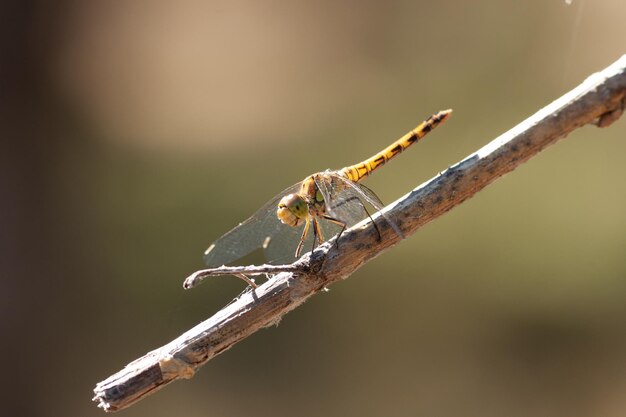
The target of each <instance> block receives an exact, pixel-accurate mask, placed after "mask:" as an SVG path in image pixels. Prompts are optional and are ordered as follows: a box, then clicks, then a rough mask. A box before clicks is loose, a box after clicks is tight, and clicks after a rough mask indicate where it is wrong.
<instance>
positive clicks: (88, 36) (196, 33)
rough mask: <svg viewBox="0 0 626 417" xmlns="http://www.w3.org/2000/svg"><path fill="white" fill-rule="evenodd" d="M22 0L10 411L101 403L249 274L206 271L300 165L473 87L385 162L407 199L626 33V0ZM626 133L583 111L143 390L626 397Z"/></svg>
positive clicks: (306, 405) (353, 406)
mask: <svg viewBox="0 0 626 417" xmlns="http://www.w3.org/2000/svg"><path fill="white" fill-rule="evenodd" d="M0 7H1V9H2V11H1V12H0V16H2V17H1V20H2V24H0V34H1V35H0V45H1V48H2V49H1V50H2V56H1V62H0V64H1V67H0V85H1V86H2V87H1V91H2V98H3V100H2V101H3V104H2V122H1V125H2V127H1V129H2V131H3V132H4V133H2V143H3V145H2V152H1V154H0V170H1V175H0V184H2V186H1V187H2V188H1V192H2V195H1V202H2V204H1V209H0V213H2V217H1V224H0V227H1V228H2V233H1V235H2V240H1V242H2V248H1V253H0V256H1V268H2V271H1V274H2V282H1V284H2V288H1V290H0V297H1V299H2V301H1V303H0V308H1V311H0V325H1V332H2V344H1V345H2V347H1V348H0V349H2V357H3V372H2V380H1V381H2V387H1V388H2V389H1V392H2V397H3V400H2V409H3V411H2V413H3V414H4V415H7V416H9V415H10V416H98V415H103V414H104V413H103V412H102V411H101V410H99V409H97V408H96V405H95V403H92V402H91V397H92V389H93V387H94V386H95V384H96V383H97V382H98V381H100V380H102V379H104V378H106V377H107V376H109V375H110V374H112V373H114V372H116V371H118V370H119V369H121V368H122V367H123V366H124V365H126V364H127V363H128V362H130V361H131V360H133V359H135V358H137V357H139V356H141V355H143V354H144V353H146V352H147V351H149V350H152V349H154V348H156V347H158V346H161V345H162V344H164V343H166V342H168V341H170V340H171V339H172V338H174V337H176V336H178V335H179V334H180V333H182V332H183V331H185V330H186V329H188V328H190V327H191V326H193V325H195V324H196V323H198V322H200V321H201V320H204V319H206V318H208V317H209V316H211V315H212V314H213V313H214V312H216V311H217V310H218V309H219V308H221V307H222V306H224V305H225V304H227V303H228V302H229V301H230V300H231V299H232V298H233V297H235V296H236V295H237V294H238V293H239V292H240V291H241V290H242V289H243V285H242V283H241V282H240V281H239V280H237V279H234V278H229V277H225V278H220V279H216V280H215V281H212V282H209V283H205V284H203V285H202V286H200V287H198V288H197V289H194V290H192V291H183V289H182V286H181V284H182V280H183V278H184V277H185V276H187V275H188V274H189V273H191V272H193V271H194V270H196V269H199V268H201V267H202V252H203V250H204V249H205V248H206V247H207V245H208V244H209V243H210V242H211V241H212V240H213V239H215V238H217V237H219V236H220V235H221V234H222V233H223V232H225V231H227V230H228V229H229V228H230V227H232V226H234V225H235V224H237V223H238V222H239V221H241V220H243V219H244V218H246V217H247V216H248V215H250V214H251V213H252V212H253V211H254V210H255V209H256V208H258V207H260V206H261V204H263V203H264V202H265V201H266V200H267V199H269V198H270V197H272V196H273V195H274V194H276V193H277V192H279V191H280V190H281V189H283V188H284V187H286V186H288V185H290V184H292V183H294V182H296V181H298V180H301V179H302V178H303V177H304V176H306V175H307V174H310V173H312V172H315V171H319V170H322V169H325V168H339V167H342V166H345V165H347V164H350V163H354V162H357V161H359V160H361V159H363V158H364V157H367V156H369V155H370V154H372V153H373V152H375V151H378V150H379V149H381V148H382V147H384V146H386V145H387V144H388V143H390V142H391V141H392V140H395V139H396V138H397V137H399V136H400V135H401V134H403V133H404V132H405V131H407V130H408V129H410V128H412V127H414V126H415V125H416V124H417V123H418V122H419V121H421V120H422V119H423V118H424V117H425V116H428V115H430V114H431V113H433V112H435V111H437V110H440V109H444V108H450V107H451V108H453V109H454V111H455V112H454V115H453V117H452V118H451V119H450V120H449V122H448V123H446V124H445V125H444V126H442V127H440V128H439V129H437V130H436V131H435V132H433V134H432V136H429V137H428V139H427V140H425V141H424V142H423V143H421V144H419V145H418V146H417V147H415V148H413V149H411V150H410V152H408V153H407V154H406V155H403V156H401V157H400V158H399V159H397V160H396V161H394V162H393V164H390V165H388V166H386V167H385V168H384V170H382V171H381V172H379V173H376V174H375V175H374V176H373V177H372V178H371V179H368V181H367V185H368V186H369V187H370V188H372V189H374V190H376V191H377V193H378V194H379V195H380V197H381V198H382V199H383V201H386V202H390V201H393V200H394V199H396V198H398V197H399V196H401V195H403V194H404V193H406V192H407V191H408V190H410V189H412V188H414V187H415V186H417V185H418V184H420V183H421V182H423V181H425V180H427V179H428V178H430V177H432V176H434V175H435V174H436V173H437V172H438V171H441V170H443V169H445V168H446V167H447V166H449V165H451V164H453V163H455V162H457V161H459V160H460V159H462V158H464V157H465V156H466V155H467V154H469V153H470V152H473V151H474V150H476V149H478V148H479V147H481V146H483V145H484V144H486V143H487V142H488V141H490V140H491V139H493V138H494V137H496V136H497V135H499V134H501V133H503V132H504V131H506V130H508V129H509V128H511V127H512V126H514V125H515V124H517V123H518V122H520V121H522V120H523V119H525V118H526V117H528V116H529V115H531V114H532V113H534V112H535V111H536V110H538V109H539V108H541V107H543V106H544V105H546V104H548V103H549V102H551V101H552V100H554V99H556V98H557V97H559V96H560V95H562V94H563V93H565V92H566V91H568V90H570V89H571V88H573V87H574V86H576V85H578V84H579V83H580V82H581V81H582V80H583V79H584V78H586V77H587V76H588V75H590V74H591V73H592V72H594V71H598V70H601V69H603V68H604V67H606V66H608V65H609V64H611V63H612V62H614V61H615V60H616V59H617V58H619V56H621V55H622V54H624V53H625V52H626V26H625V25H624V16H625V15H626V2H624V1H623V0H594V1H589V0H573V1H572V2H571V4H568V2H566V1H563V0H551V1H546V0H532V1H523V2H521V1H517V0H504V1H503V0H497V1H496V0H492V1H489V0H485V1H474V2H469V1H468V2H459V1H452V0H442V1H437V2H434V1H388V2H382V1H347V2H330V1H328V2H308V1H265V2H257V1H253V0H248V1H238V2H230V1H210V2H199V1H193V0H183V1H170V2H168V1H152V2H148V1H140V0H130V1H90V2H81V1H69V0H67V1H57V2H43V1H41V2H36V1H35V2H33V1H19V0H13V1H5V2H3V3H2V6H0ZM625 153H626V121H625V120H619V121H618V122H617V123H616V124H614V125H613V126H611V127H610V128H608V129H597V128H595V127H593V126H587V127H585V128H583V129H580V130H578V131H576V132H575V133H573V134H571V135H570V137H568V138H567V139H565V140H563V141H562V142H560V143H558V144H557V145H555V146H553V147H551V148H550V149H547V150H546V151H545V152H543V153H542V154H540V155H539V156H538V157H536V158H534V159H532V160H531V161H529V162H528V163H527V164H525V165H523V166H522V167H521V168H519V169H518V170H516V171H515V172H513V173H511V174H510V175H508V176H506V177H504V178H502V179H500V180H499V181H497V182H496V183H494V184H493V185H492V186H490V187H488V188H487V189H485V190H484V191H483V192H481V193H480V194H479V195H477V196H475V197H474V198H473V199H472V200H470V201H468V202H466V203H465V204H463V205H462V206H460V207H458V208H456V209H454V210H453V211H452V212H450V213H449V214H447V215H445V216H444V217H442V218H440V219H439V220H437V221H436V222H433V223H431V224H429V225H428V226H426V227H425V228H423V229H422V230H420V231H419V233H417V234H416V235H414V236H411V237H410V238H409V239H407V240H406V241H404V242H402V243H401V244H400V245H398V246H397V247H395V248H394V249H393V250H390V251H388V252H387V253H385V254H384V255H383V256H380V257H379V258H377V259H376V260H374V261H373V262H370V263H369V264H367V265H366V266H365V267H363V268H362V269H361V270H359V271H358V272H357V273H355V274H354V275H353V276H352V277H351V278H350V279H349V280H347V281H344V282H342V283H339V284H337V285H334V286H333V287H332V288H331V291H330V292H329V293H327V294H324V295H319V296H316V297H314V298H313V299H311V300H310V301H309V302H307V303H306V304H305V305H304V306H302V307H301V308H299V309H297V310H296V311H294V312H292V313H290V314H289V315H287V316H286V317H285V318H284V319H283V321H282V322H281V323H280V325H279V326H278V327H276V328H271V329H266V330H263V331H260V332H258V333H257V334H255V335H253V336H252V337H250V338H248V339H247V340H245V341H244V342H242V343H240V344H238V345H237V346H235V347H234V348H233V349H231V350H230V351H228V352H226V353H225V354H223V355H221V356H219V357H217V358H215V359H214V360H212V361H211V362H210V363H209V364H207V366H205V367H204V368H203V369H202V370H201V371H200V372H199V373H198V374H197V375H196V376H195V377H194V378H193V379H192V380H190V381H184V382H176V383H174V384H172V385H170V386H169V387H167V388H166V389H164V390H162V391H160V392H158V393H157V394H155V395H153V396H151V397H149V398H147V399H145V400H143V401H141V402H140V403H138V404H136V405H134V406H133V407H132V408H130V409H128V410H126V411H123V412H122V414H120V415H126V416H172V415H185V416H187V417H194V416H244V415H255V416H258V417H262V416H293V415H299V416H320V415H329V416H345V415H360V416H409V415H426V416H459V415H462V416H503V415H506V416H570V417H571V416H600V415H601V416H606V417H613V416H615V417H617V416H624V415H626V395H624V393H625V392H626V256H625V249H626V187H625V186H624V181H625V180H626V165H625V164H624V154H625ZM5 413H6V414H5Z"/></svg>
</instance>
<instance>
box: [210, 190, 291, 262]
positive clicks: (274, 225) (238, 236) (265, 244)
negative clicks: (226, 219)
mask: <svg viewBox="0 0 626 417" xmlns="http://www.w3.org/2000/svg"><path fill="white" fill-rule="evenodd" d="M299 190H300V183H298V184H294V185H292V186H291V187H289V188H287V189H285V190H284V191H283V192H281V193H280V194H278V195H277V196H275V197H274V198H272V199H271V200H270V201H268V202H267V203H266V204H265V205H264V206H263V207H261V208H260V209H259V210H257V211H256V213H254V214H253V215H252V216H251V217H250V218H248V219H247V220H246V221H244V222H243V223H239V225H238V226H237V227H235V228H234V229H232V230H230V231H229V232H227V233H226V234H225V235H223V236H222V237H220V238H219V239H217V240H216V241H215V242H213V244H212V245H211V246H209V248H208V249H207V250H206V251H205V253H204V262H205V263H206V264H207V265H208V266H209V267H216V266H220V265H226V264H229V263H231V262H233V261H236V260H237V259H239V258H242V257H244V256H246V255H248V254H250V253H252V252H254V251H255V250H256V249H258V248H263V249H264V254H265V256H266V258H267V260H268V262H270V263H281V262H287V263H290V262H293V260H294V253H295V250H296V246H297V244H298V241H299V240H300V235H301V233H302V227H290V226H287V225H285V224H282V223H281V222H280V220H279V219H278V217H277V216H276V208H277V207H278V202H279V201H280V199H281V198H283V197H284V196H285V195H287V194H291V193H296V192H298V191H299ZM294 242H295V243H294ZM289 252H291V258H289V256H288V254H289Z"/></svg>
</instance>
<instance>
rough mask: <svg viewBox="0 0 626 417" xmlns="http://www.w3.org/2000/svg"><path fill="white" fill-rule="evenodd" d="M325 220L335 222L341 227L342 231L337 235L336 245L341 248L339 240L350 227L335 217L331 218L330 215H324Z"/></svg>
mask: <svg viewBox="0 0 626 417" xmlns="http://www.w3.org/2000/svg"><path fill="white" fill-rule="evenodd" d="M324 218H325V219H326V220H328V221H329V222H333V223H335V224H337V225H339V226H341V230H340V231H339V234H337V238H336V239H335V245H336V246H337V247H339V238H340V237H341V234H342V233H343V232H344V230H346V228H347V227H348V224H347V223H345V222H342V221H341V220H338V219H335V218H334V217H330V216H329V215H328V214H324Z"/></svg>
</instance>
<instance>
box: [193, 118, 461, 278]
mask: <svg viewBox="0 0 626 417" xmlns="http://www.w3.org/2000/svg"><path fill="white" fill-rule="evenodd" d="M451 113H452V110H443V111H440V112H438V113H436V114H433V115H432V116H430V117H429V118H427V119H426V120H424V121H423V122H422V123H420V124H419V125H418V126H417V127H416V128H415V129H413V130H411V131H409V132H408V133H406V134H405V135H404V136H402V137H401V138H400V139H398V140H396V141H395V142H393V143H392V144H391V145H389V146H388V147H386V148H385V149H383V150H382V151H380V152H378V153H377V154H375V155H374V156H372V157H370V158H368V159H366V160H364V161H362V162H359V163H358V164H354V165H350V166H347V167H344V168H342V169H339V170H326V171H322V172H318V173H315V174H313V175H309V176H308V177H306V178H305V179H304V180H303V181H301V182H298V183H296V184H294V185H292V186H291V187H288V188H287V189H285V190H284V191H282V192H281V193H279V194H278V195H276V196H275V197H274V198H272V199H271V200H270V201H268V202H267V203H266V204H265V205H264V206H263V207H261V208H260V209H259V210H257V211H256V213H254V214H253V215H252V216H251V217H250V218H248V219H247V220H245V221H244V222H242V223H239V225H237V226H236V227H235V228H233V229H232V230H230V231H229V232H227V233H226V234H224V235H223V236H222V237H220V238H219V239H217V240H216V241H215V242H213V243H212V244H211V245H210V246H209V247H208V249H207V250H206V251H205V252H204V261H205V263H206V264H207V265H208V266H209V267H217V266H221V265H227V264H230V263H231V262H233V261H236V260H239V259H240V258H242V257H244V256H246V255H249V254H250V253H252V252H254V251H256V250H257V249H260V248H262V249H263V251H264V255H265V257H266V259H267V261H268V262H269V263H270V264H280V263H291V261H293V260H294V258H298V257H299V256H300V254H301V252H302V248H303V247H304V246H305V245H307V244H308V243H311V244H312V247H313V249H314V248H315V245H316V243H317V245H320V244H322V243H323V242H324V240H325V237H328V236H334V235H341V233H343V231H344V230H345V229H346V228H347V227H351V226H353V225H355V224H356V223H358V222H360V221H361V220H364V219H365V218H366V217H370V218H371V216H370V215H369V212H368V211H367V208H366V205H365V203H367V204H369V205H370V206H372V207H373V208H374V209H376V210H377V211H380V210H381V209H382V208H383V203H382V202H381V200H380V199H379V198H378V197H377V196H376V194H375V193H374V192H373V191H372V190H370V189H369V188H367V187H366V186H364V185H363V184H361V183H360V181H362V180H363V179H365V178H367V177H368V176H369V175H371V174H372V173H373V172H374V171H376V170H377V169H379V168H380V167H382V166H383V165H385V164H386V163H387V162H389V161H390V160H391V159H393V158H395V157H396V156H398V155H399V154H400V153H401V152H402V151H404V150H405V149H407V148H408V147H410V146H411V145H413V144H414V143H417V142H418V141H419V140H420V139H422V138H423V137H424V136H426V135H427V134H428V133H429V132H430V131H431V130H433V129H434V128H436V127H437V126H438V125H440V124H441V123H443V122H444V121H445V120H446V119H447V118H448V117H449V116H450V114H451ZM382 217H383V218H384V219H385V221H386V222H387V223H388V224H389V225H390V226H391V227H392V228H393V229H394V231H395V232H396V233H397V234H398V235H399V236H403V235H402V232H401V231H400V228H399V227H398V226H397V225H396V224H395V223H394V222H393V221H392V220H390V219H388V218H386V217H385V216H384V215H383V216H382ZM374 224H375V223H374ZM377 230H378V229H377ZM379 235H380V232H379ZM313 249H312V250H313Z"/></svg>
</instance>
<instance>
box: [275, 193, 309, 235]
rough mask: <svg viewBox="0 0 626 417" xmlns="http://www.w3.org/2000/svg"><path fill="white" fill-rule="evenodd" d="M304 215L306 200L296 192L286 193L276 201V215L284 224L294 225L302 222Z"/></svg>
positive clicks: (305, 213) (305, 212)
mask: <svg viewBox="0 0 626 417" xmlns="http://www.w3.org/2000/svg"><path fill="white" fill-rule="evenodd" d="M306 215H307V206H306V201H304V199H303V198H302V197H301V196H299V195H298V194H288V195H286V196H284V197H283V198H282V199H281V200H280V202H279V203H278V210H276V216H278V218H279V219H280V221H281V222H282V223H284V224H286V225H289V226H293V227H296V226H298V225H300V224H302V222H303V221H304V219H305V218H306Z"/></svg>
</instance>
